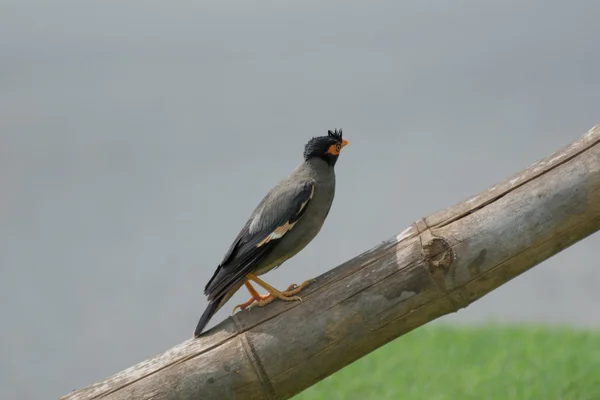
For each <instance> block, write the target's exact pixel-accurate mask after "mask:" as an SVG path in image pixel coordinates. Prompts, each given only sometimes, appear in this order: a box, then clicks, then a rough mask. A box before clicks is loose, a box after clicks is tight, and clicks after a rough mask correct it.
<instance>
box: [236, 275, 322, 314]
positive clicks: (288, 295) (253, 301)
mask: <svg viewBox="0 0 600 400" xmlns="http://www.w3.org/2000/svg"><path fill="white" fill-rule="evenodd" d="M312 282H314V279H309V280H307V281H304V282H302V283H301V284H300V286H298V285H296V284H295V283H292V284H291V285H290V286H288V288H287V289H286V290H284V291H283V292H280V294H279V296H273V295H272V294H270V293H269V294H267V295H265V296H260V298H259V299H257V298H255V297H251V298H250V300H248V301H247V302H245V303H242V304H238V305H237V306H235V307H234V308H233V311H232V312H231V313H232V314H233V313H235V310H237V309H238V308H239V309H240V311H243V310H245V309H246V308H248V309H252V307H255V306H258V307H264V306H266V305H267V304H269V303H271V302H272V301H273V300H275V299H277V298H278V299H280V300H283V301H300V302H302V298H301V297H300V296H295V294H296V293H299V292H300V291H301V290H302V289H304V288H305V287H306V286H308V285H309V284H310V283H312Z"/></svg>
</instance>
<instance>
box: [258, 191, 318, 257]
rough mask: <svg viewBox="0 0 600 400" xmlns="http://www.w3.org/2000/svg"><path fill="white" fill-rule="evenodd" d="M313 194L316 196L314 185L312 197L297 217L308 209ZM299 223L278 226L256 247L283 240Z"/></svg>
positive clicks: (303, 205)
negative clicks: (275, 240) (305, 208)
mask: <svg viewBox="0 0 600 400" xmlns="http://www.w3.org/2000/svg"><path fill="white" fill-rule="evenodd" d="M313 194H315V186H314V185H312V186H311V191H310V196H308V199H306V201H305V202H304V203H302V205H301V206H300V209H299V210H298V212H297V213H296V215H298V214H300V213H301V212H302V210H304V207H306V205H307V204H308V202H309V201H310V200H311V199H312V198H313ZM298 221H299V220H296V221H295V222H292V223H290V222H289V221H287V222H286V223H285V224H283V225H281V226H278V227H277V228H275V230H274V231H273V232H271V233H270V234H269V235H268V236H267V237H266V238H264V239H263V240H262V241H261V242H260V243H258V244H257V245H256V247H260V246H262V245H263V244H265V243H269V242H270V241H271V240H274V239H281V238H282V237H283V235H285V234H286V233H288V232H289V231H290V230H291V229H292V228H293V227H294V225H296V224H297V223H298Z"/></svg>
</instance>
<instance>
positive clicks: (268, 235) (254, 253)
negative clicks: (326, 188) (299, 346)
mask: <svg viewBox="0 0 600 400" xmlns="http://www.w3.org/2000/svg"><path fill="white" fill-rule="evenodd" d="M314 190H315V187H314V181H305V182H302V183H299V184H294V185H289V186H285V187H284V188H277V189H276V190H273V191H271V192H269V193H268V194H267V195H266V196H265V198H264V199H263V200H262V201H261V202H260V204H259V205H258V207H257V208H256V211H255V212H254V213H253V215H252V217H251V218H250V219H249V220H248V221H247V222H246V225H244V227H243V228H242V230H241V231H240V233H239V234H238V236H237V237H236V238H235V240H234V241H233V243H232V245H231V246H230V248H229V250H227V253H226V254H225V256H224V257H223V261H221V263H220V264H219V266H218V268H217V270H216V271H215V273H214V275H213V276H212V278H211V279H210V281H208V283H207V284H206V287H205V289H204V293H205V294H206V295H207V296H208V300H209V301H210V300H213V299H218V298H220V297H221V296H223V295H224V294H225V293H227V291H228V290H229V289H230V288H231V287H232V286H234V285H235V284H236V283H237V282H239V280H240V279H242V278H243V277H244V276H246V275H247V274H248V273H250V272H252V270H253V269H254V267H256V266H257V265H258V264H259V263H260V262H261V261H262V260H264V259H265V257H266V256H267V255H269V253H270V252H271V251H272V249H273V247H275V246H276V245H277V243H279V239H281V238H282V237H283V236H284V235H285V234H286V233H287V232H289V231H290V230H291V229H292V228H293V227H294V225H295V224H296V223H297V222H298V220H299V219H300V218H301V217H302V215H303V214H304V211H306V206H307V205H308V203H309V202H310V200H311V199H312V196H313V193H314Z"/></svg>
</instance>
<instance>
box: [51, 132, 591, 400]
mask: <svg viewBox="0 0 600 400" xmlns="http://www.w3.org/2000/svg"><path fill="white" fill-rule="evenodd" d="M599 143H600V125H596V126H595V127H594V128H592V129H591V130H590V131H589V132H588V133H587V134H585V135H584V136H583V137H582V138H580V139H579V140H578V141H576V142H574V143H573V144H571V145H569V146H568V147H566V148H564V149H562V150H561V151H558V152H556V153H554V154H552V155H550V156H549V157H547V158H546V159H544V160H542V161H540V162H538V163H536V164H533V165H531V166H530V167H529V168H528V169H526V170H525V171H523V172H521V173H519V174H517V175H515V176H514V177H512V178H510V179H507V180H505V181H504V182H502V183H499V184H497V185H495V186H493V187H491V188H489V189H487V190H485V191H483V192H481V193H479V194H478V195H477V196H474V197H472V198H470V199H468V200H465V201H463V202H462V203H459V204H457V205H454V206H452V207H449V208H447V209H445V210H443V211H440V212H437V213H435V214H433V215H430V216H428V217H426V218H422V219H420V220H418V221H416V222H415V223H413V224H412V225H410V226H409V227H408V228H407V229H405V230H403V231H402V232H401V233H400V234H399V235H397V236H394V237H393V238H390V239H389V240H387V241H385V242H383V243H381V244H380V245H378V246H376V247H374V248H372V249H371V250H369V251H367V252H365V253H363V254H361V255H359V256H357V257H355V258H353V259H351V260H349V261H347V262H345V263H344V264H342V265H340V266H338V267H336V268H334V269H332V270H331V271H329V272H327V273H325V274H323V275H322V276H319V277H318V278H317V279H316V281H315V283H312V284H311V285H309V286H308V287H307V288H306V289H305V290H304V291H303V295H302V298H303V302H281V301H275V302H273V303H271V304H269V305H268V306H266V307H264V308H254V309H252V310H250V311H248V310H247V311H244V312H239V313H237V314H235V315H234V316H233V317H229V318H227V319H226V320H224V321H223V322H222V323H220V324H219V325H217V326H215V327H214V328H213V329H211V330H209V331H208V332H206V333H205V334H204V335H203V336H201V337H200V338H198V339H189V340H187V341H185V342H183V343H181V344H179V345H177V346H175V347H174V348H172V349H170V350H168V351H166V352H165V353H163V354H160V355H158V356H156V357H155V358H152V359H149V360H146V361H144V362H141V363H140V364H137V365H135V366H133V367H131V368H128V369H126V370H124V371H122V372H120V373H118V374H116V375H114V376H112V377H110V378H108V379H106V380H105V381H102V382H99V383H96V384H94V385H91V386H89V387H86V388H83V389H80V390H78V391H75V392H72V393H70V394H68V395H65V396H63V397H62V398H61V399H63V400H84V399H85V400H89V399H110V400H116V399H133V400H137V399H202V400H227V399H241V400H259V399H261V400H262V399H288V398H290V397H292V396H293V395H295V394H297V393H299V392H301V391H302V390H304V389H306V388H307V387H309V386H311V385H314V384H315V383H317V382H318V381H320V380H322V379H324V378H325V377H327V376H329V375H330V374H332V373H334V372H336V371H338V370H339V369H341V368H343V367H344V366H346V365H348V364H349V363H351V362H353V361H354V360H356V359H358V358H360V357H362V356H364V355H366V354H368V353H370V352H371V351H373V350H375V349H377V348H378V347H380V346H382V345H384V344H386V343H387V342H389V341H390V340H393V339H395V338H398V337H399V336H401V335H403V334H405V333H407V332H409V331H411V330H412V329H415V328H417V327H419V326H421V325H423V324H426V323H427V322H429V321H432V320H434V319H436V318H438V317H440V316H442V315H445V314H448V313H452V312H456V311H457V310H459V309H461V308H464V307H466V306H468V305H469V304H470V303H472V302H474V301H475V300H477V299H479V298H480V297H482V296H484V295H485V294H487V293H489V292H490V291H492V290H494V289H495V288H497V287H499V286H500V285H503V284H505V283H507V282H508V281H509V280H511V279H512V278H514V277H516V276H518V275H519V274H521V273H523V272H525V271H527V270H528V269H530V268H531V267H533V266H535V265H537V264H538V263H540V262H542V261H544V260H546V259H548V258H549V257H551V256H553V255H554V254H556V253H558V252H560V251H562V250H563V249H565V248H567V247H569V246H570V245H572V244H574V243H576V242H577V241H579V240H581V239H583V238H585V237H586V236H588V235H590V234H592V233H593V232H595V231H597V230H598V229H599V228H600V144H599ZM191 323H192V324H193V323H195V322H194V321H191ZM191 328H193V326H192V325H190V334H191V332H192V330H191ZM106 353H107V356H108V355H109V353H110V350H108V351H107V352H106ZM398 356H401V355H397V354H390V357H398ZM90 362H93V361H92V360H90ZM365 379H368V376H367V377H365Z"/></svg>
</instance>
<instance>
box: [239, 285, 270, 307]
mask: <svg viewBox="0 0 600 400" xmlns="http://www.w3.org/2000/svg"><path fill="white" fill-rule="evenodd" d="M244 286H246V289H248V292H250V296H251V297H250V300H248V301H247V302H245V303H242V304H238V305H237V306H235V307H233V311H232V312H231V313H232V314H233V313H234V312H235V310H237V309H238V308H239V309H240V310H245V309H246V308H248V307H249V306H250V305H251V304H252V303H254V302H255V301H256V302H261V301H264V300H266V299H267V298H269V297H270V296H271V294H270V293H269V294H267V295H266V296H261V295H260V294H259V293H258V292H257V291H256V289H254V287H253V286H252V285H251V284H250V281H248V280H246V281H245V282H244Z"/></svg>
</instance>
